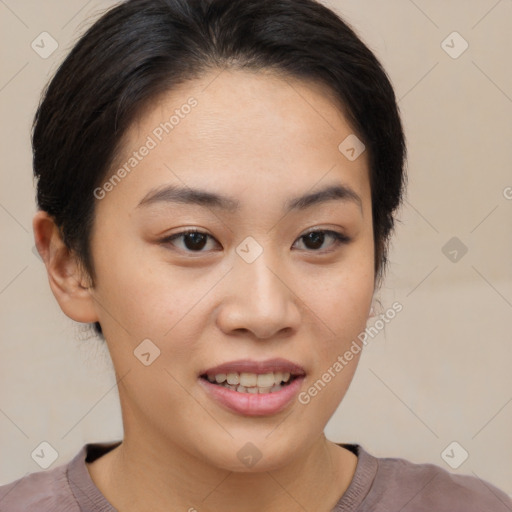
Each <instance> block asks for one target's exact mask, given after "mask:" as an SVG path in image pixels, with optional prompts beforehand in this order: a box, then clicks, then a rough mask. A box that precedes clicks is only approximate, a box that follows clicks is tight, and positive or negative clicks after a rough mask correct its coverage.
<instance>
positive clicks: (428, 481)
mask: <svg viewBox="0 0 512 512" xmlns="http://www.w3.org/2000/svg"><path fill="white" fill-rule="evenodd" d="M374 459H375V460H376V462H377V471H376V473H375V478H374V481H373V484H372V486H371V489H370V492H369V493H368V495H367V499H365V500H364V505H365V506H366V505H367V503H368V507H370V508H368V510H375V511H382V512H387V511H388V510H389V511H391V510H397V506H398V505H400V507H402V508H403V510H404V512H406V511H408V510H411V511H412V510H414V512H427V511H429V512H431V511H432V510H435V511H436V512H442V511H446V512H458V511H460V512H482V511H483V510H485V511H486V512H512V500H511V499H510V497H508V496H507V495H506V494H505V493H504V492H503V491H501V490H500V489H498V488H497V487H495V486H494V485H492V484H490V483H489V482H487V481H485V480H481V479H480V478H477V477H476V476H471V475H463V474H454V473H450V472H449V471H447V470H445V469H444V468H442V467H440V466H437V465H435V464H429V463H424V464H418V463H414V462H411V461H408V460H406V459H402V458H390V457H383V458H376V457H374ZM400 507H398V508H400ZM363 510H366V508H364V509H363Z"/></svg>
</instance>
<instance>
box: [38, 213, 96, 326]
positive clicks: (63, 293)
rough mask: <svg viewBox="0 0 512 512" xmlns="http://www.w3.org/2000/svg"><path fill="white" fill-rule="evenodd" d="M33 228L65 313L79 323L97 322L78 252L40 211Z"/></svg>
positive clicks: (89, 287)
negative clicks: (69, 247) (65, 241)
mask: <svg viewBox="0 0 512 512" xmlns="http://www.w3.org/2000/svg"><path fill="white" fill-rule="evenodd" d="M32 228H33V230H34V241H35V244H36V247H37V250H38V252H39V254H40V255H41V258H42V260H43V261H44V264H45V265H46V271H47V272H48V280H49V282H50V287H51V289H52V292H53V295H55V298H56V299H57V302H58V303H59V306H60V308H61V309H62V311H63V312H64V313H65V314H66V315H67V316H68V317H69V318H71V319H72V320H75V321H77V322H83V323H92V322H97V321H98V316H97V314H96V311H95V308H94V299H93V296H92V290H93V289H92V287H91V286H90V277H89V276H88V275H86V274H85V273H84V272H83V270H81V268H80V266H79V264H78V260H77V258H76V255H75V253H74V252H72V251H70V250H69V249H68V248H67V246H66V244H65V243H64V241H63V240H62V238H61V234H60V230H59V228H58V227H57V225H56V224H55V222H54V220H53V218H52V217H51V216H50V215H49V214H48V213H47V212H44V211H41V210H39V211H38V212H37V213H36V214H35V215H34V218H33V220H32Z"/></svg>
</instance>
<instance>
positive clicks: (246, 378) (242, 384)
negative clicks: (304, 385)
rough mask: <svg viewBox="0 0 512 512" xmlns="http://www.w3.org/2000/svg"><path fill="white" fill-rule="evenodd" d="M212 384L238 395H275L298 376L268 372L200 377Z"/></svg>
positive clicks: (217, 374) (218, 374) (205, 375)
mask: <svg viewBox="0 0 512 512" xmlns="http://www.w3.org/2000/svg"><path fill="white" fill-rule="evenodd" d="M200 377H201V378H202V379H204V380H208V381H209V382H211V383H212V384H215V385H217V386H221V387H224V388H227V389H230V390H231V391H237V392H238V393H254V394H264V393H276V392H277V391H281V389H283V388H284V387H286V386H289V385H290V384H291V383H292V382H293V381H294V380H295V379H297V378H299V375H292V374H291V373H290V372H268V373H260V374H257V373H249V372H242V373H238V372H231V373H216V374H214V373H204V374H203V375H201V376H200Z"/></svg>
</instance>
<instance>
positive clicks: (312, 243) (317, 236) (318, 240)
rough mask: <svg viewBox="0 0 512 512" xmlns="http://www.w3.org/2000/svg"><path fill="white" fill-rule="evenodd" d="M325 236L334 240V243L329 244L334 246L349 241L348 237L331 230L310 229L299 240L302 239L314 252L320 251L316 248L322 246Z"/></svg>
mask: <svg viewBox="0 0 512 512" xmlns="http://www.w3.org/2000/svg"><path fill="white" fill-rule="evenodd" d="M326 238H331V240H334V243H333V244H331V246H334V247H337V246H339V245H341V244H347V243H348V242H350V238H349V237H347V236H346V235H343V234H342V233H338V232H337V231H331V230H316V231H310V232H309V233H306V234H305V235H302V236H301V237H300V238H299V240H304V245H306V246H307V247H308V248H309V249H313V251H314V252H321V251H317V250H318V249H319V248H321V247H322V246H323V244H324V242H325V239H326Z"/></svg>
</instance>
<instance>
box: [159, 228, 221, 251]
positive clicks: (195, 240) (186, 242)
mask: <svg viewBox="0 0 512 512" xmlns="http://www.w3.org/2000/svg"><path fill="white" fill-rule="evenodd" d="M179 238H181V239H183V246H184V247H185V249H184V250H185V251H189V252H206V251H203V250H202V249H203V248H204V247H205V246H206V244H207V241H208V239H209V238H212V239H213V237H212V236H210V235H209V234H208V233H203V232H202V231H197V230H187V231H182V232H181V233H176V234H174V235H171V236H169V237H167V238H165V239H164V240H162V242H163V243H171V242H174V240H177V239H179ZM171 245H175V244H174V243H171Z"/></svg>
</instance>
